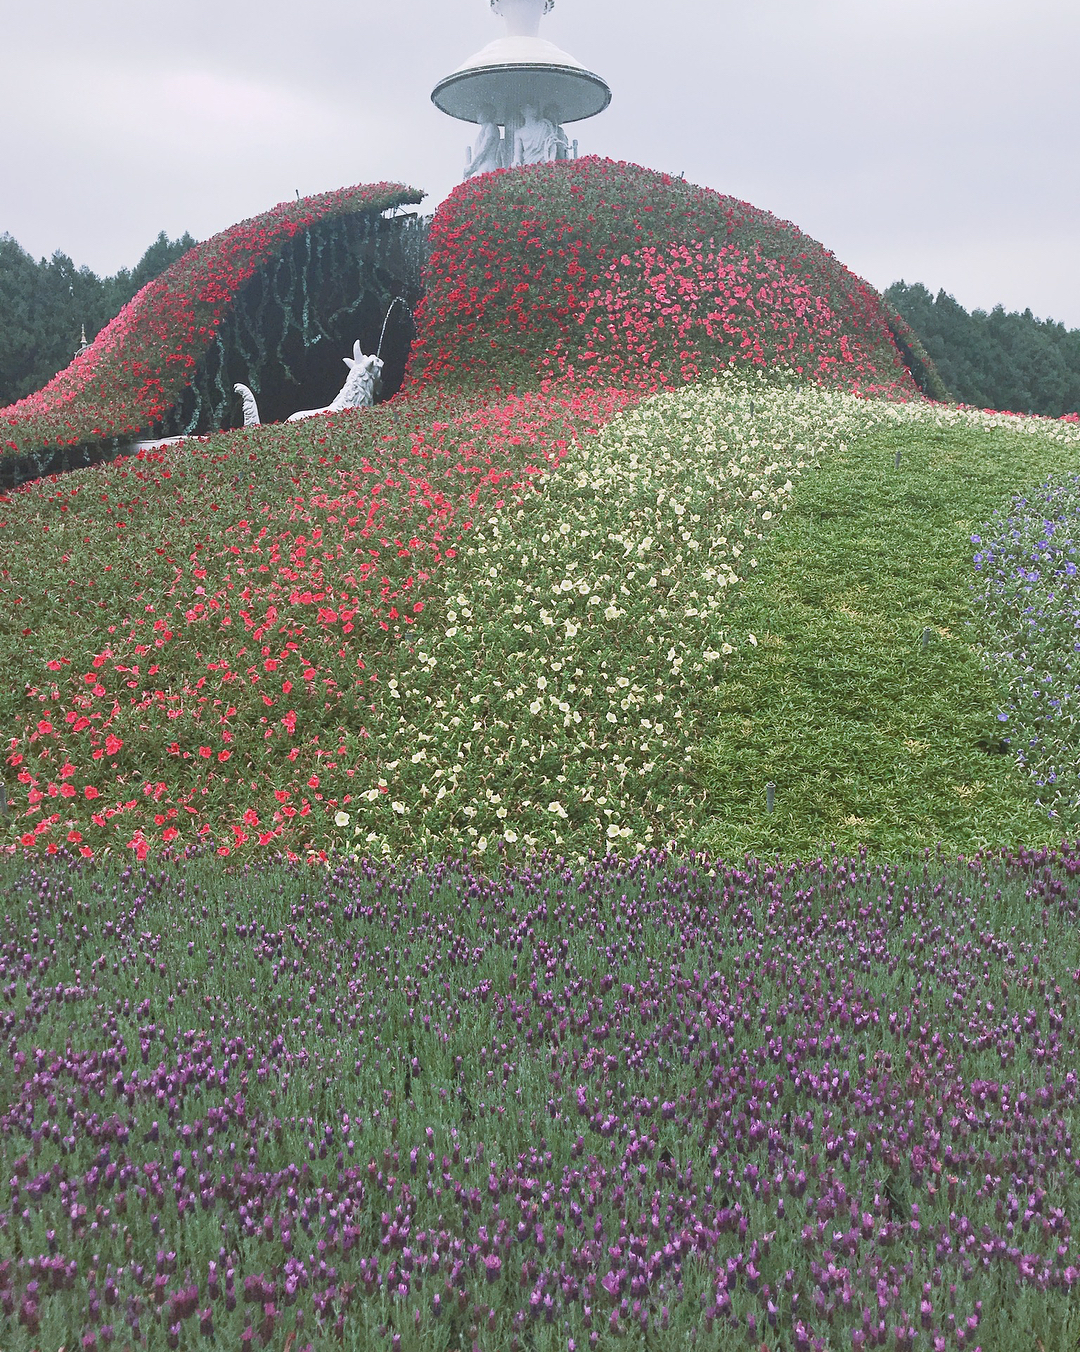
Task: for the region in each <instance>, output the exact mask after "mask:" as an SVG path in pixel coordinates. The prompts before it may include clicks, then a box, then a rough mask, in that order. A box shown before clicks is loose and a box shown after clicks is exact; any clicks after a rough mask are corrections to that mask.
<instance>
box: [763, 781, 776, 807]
mask: <svg viewBox="0 0 1080 1352" xmlns="http://www.w3.org/2000/svg"><path fill="white" fill-rule="evenodd" d="M775 793H776V785H775V784H774V783H773V782H772V780H771V779H770V780H769V782H768V784H766V785H765V811H766V812H771V811H772V810H773V796H774V795H775Z"/></svg>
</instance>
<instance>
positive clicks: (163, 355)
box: [0, 183, 423, 456]
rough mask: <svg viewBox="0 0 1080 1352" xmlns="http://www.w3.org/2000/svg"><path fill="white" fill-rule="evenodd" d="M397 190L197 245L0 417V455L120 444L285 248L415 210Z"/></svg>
mask: <svg viewBox="0 0 1080 1352" xmlns="http://www.w3.org/2000/svg"><path fill="white" fill-rule="evenodd" d="M422 197H423V194H422V193H421V192H418V191H417V190H416V189H414V188H408V187H405V186H404V185H402V184H400V183H375V184H360V185H358V186H356V187H353V188H341V189H338V190H337V191H336V192H327V193H319V194H318V195H316V196H314V197H304V198H300V199H299V200H297V201H295V202H282V203H281V204H280V205H279V206H276V207H274V208H273V209H272V210H271V211H267V212H264V213H263V214H262V215H261V216H255V217H253V218H252V219H251V220H247V221H241V222H240V223H239V225H234V226H233V227H232V228H231V229H229V230H224V231H222V232H221V233H220V234H217V235H214V236H212V237H211V238H210V239H208V240H206V241H205V242H204V243H202V244H197V245H196V246H195V248H193V249H190V250H189V251H188V252H187V253H186V254H184V256H183V257H182V258H180V259H178V260H177V261H176V262H175V263H174V264H173V265H172V267H170V268H168V269H166V271H165V272H163V273H162V274H161V276H160V277H157V278H155V279H154V281H152V282H149V283H148V284H147V285H146V286H144V287H143V289H142V290H141V291H140V292H139V293H138V295H136V296H135V297H134V299H133V300H131V301H130V302H129V303H128V304H127V305H125V306H124V308H123V309H122V310H121V311H120V313H119V314H118V315H117V316H116V318H115V319H114V320H113V321H112V322H111V323H110V324H108V325H107V326H106V327H105V328H104V329H102V331H101V333H99V334H98V336H97V338H96V340H95V341H94V342H93V343H92V344H91V345H90V347H89V348H88V349H87V351H86V352H84V353H83V354H82V355H81V356H78V357H76V358H75V360H74V361H73V362H72V363H71V365H70V366H68V367H66V368H65V369H64V370H63V371H61V372H60V373H59V374H58V375H57V376H55V377H54V378H53V379H52V380H51V381H50V382H49V383H48V385H46V386H45V388H44V389H42V390H39V391H38V392H37V394H32V395H30V396H28V397H27V398H26V399H21V400H20V401H19V402H18V403H17V404H12V405H10V406H9V407H8V408H7V409H4V410H2V411H0V454H2V455H3V456H11V455H13V454H14V455H20V454H27V453H33V452H37V451H40V450H43V449H47V448H53V447H60V446H77V445H80V444H85V443H92V442H101V441H106V440H108V439H110V438H114V437H126V436H132V435H134V434H137V433H139V432H141V431H143V430H144V429H148V428H150V427H152V426H153V425H154V424H155V423H156V422H158V421H159V420H160V419H161V418H162V417H163V416H164V415H165V414H166V413H167V412H168V410H169V409H170V408H171V407H172V406H173V405H174V404H175V403H176V401H177V400H178V398H179V397H180V396H181V394H182V393H183V391H184V389H185V387H186V386H187V385H188V384H189V383H190V382H191V380H192V377H193V375H194V373H195V370H196V368H197V366H198V363H199V360H200V358H201V357H202V355H203V354H204V353H205V352H206V350H207V348H208V347H209V345H210V343H211V342H212V341H213V338H214V334H215V333H216V331H217V329H218V327H219V325H220V324H221V322H222V320H223V318H224V317H225V315H226V314H227V313H228V312H229V309H230V306H231V305H232V304H233V302H234V300H235V299H236V296H237V294H238V292H239V291H240V288H241V287H242V286H243V285H244V283H245V282H247V281H249V280H250V279H251V278H252V277H253V276H254V275H255V273H256V272H257V271H258V270H259V269H260V268H263V267H265V266H266V265H267V264H268V263H271V262H272V261H273V260H274V259H276V258H277V257H278V256H279V254H280V253H281V251H282V250H283V249H284V247H285V246H286V244H287V243H288V241H289V240H291V239H293V238H294V237H295V236H297V235H299V234H300V233H301V231H304V230H307V229H308V228H310V227H311V226H313V225H315V224H317V223H319V222H323V221H327V220H330V219H332V218H334V217H341V216H349V215H354V214H366V215H378V214H379V213H381V212H383V211H385V210H387V209H388V208H390V207H394V206H398V205H403V204H405V203H414V202H419V201H420V200H421V198H422Z"/></svg>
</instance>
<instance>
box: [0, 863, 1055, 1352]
mask: <svg viewBox="0 0 1080 1352" xmlns="http://www.w3.org/2000/svg"><path fill="white" fill-rule="evenodd" d="M218 865H219V861H218V860H217V859H216V858H214V857H213V856H212V855H211V856H210V857H209V858H207V857H200V855H199V853H198V852H195V853H189V854H188V855H186V856H185V857H183V858H182V859H180V860H177V861H174V862H173V863H171V864H168V863H167V864H165V865H163V866H159V867H158V868H155V869H154V870H152V871H151V870H147V869H146V868H143V867H139V866H137V865H136V866H135V867H132V868H126V869H125V870H124V871H123V872H122V873H121V872H120V870H119V869H116V870H104V871H102V870H100V869H98V868H95V869H93V870H92V871H91V870H88V869H86V868H84V866H83V864H82V861H78V860H74V861H73V860H70V859H63V858H59V859H57V860H55V861H48V862H45V863H43V864H39V865H38V866H37V867H35V868H34V869H32V870H31V869H28V868H27V866H26V865H25V864H24V863H22V862H21V861H5V862H4V864H3V865H2V866H0V868H2V871H0V886H2V890H3V892H4V895H5V897H6V898H7V901H6V903H5V909H6V911H7V914H8V920H7V930H6V935H5V945H4V951H3V956H2V959H0V963H2V966H0V981H2V982H3V995H4V1003H3V1005H2V1006H0V1020H2V1027H3V1030H4V1034H5V1056H6V1064H5V1071H4V1084H5V1092H4V1096H3V1103H2V1105H0V1132H2V1136H0V1149H2V1150H3V1161H4V1169H3V1173H2V1175H0V1234H2V1235H3V1237H4V1243H3V1246H2V1252H3V1258H2V1259H0V1344H2V1345H3V1347H4V1349H5V1352H33V1350H34V1349H42V1348H50V1349H56V1348H60V1347H72V1348H74V1347H78V1348H82V1349H86V1352H90V1350H91V1349H96V1350H97V1352H104V1349H106V1348H108V1347H116V1348H120V1349H123V1348H135V1347H137V1348H145V1349H147V1352H156V1350H157V1349H163V1348H177V1347H184V1348H201V1347H207V1348H210V1347H220V1348H229V1349H233V1348H241V1349H251V1348H258V1347H269V1348H274V1349H290V1348H292V1349H295V1352H324V1350H325V1352H329V1349H332V1348H337V1347H340V1346H342V1345H344V1346H346V1347H350V1346H352V1347H362V1348H363V1349H365V1352H410V1349H412V1350H413V1352H420V1350H421V1349H424V1348H429V1347H446V1348H459V1347H469V1348H474V1349H478V1350H479V1352H526V1350H527V1349H531V1348H543V1347H551V1348H564V1349H570V1352H574V1350H575V1349H580V1352H586V1349H603V1348H607V1347H611V1346H628V1347H633V1346H638V1347H640V1346H642V1345H643V1341H642V1340H643V1339H644V1340H645V1343H644V1345H647V1346H648V1347H649V1348H654V1349H656V1352H676V1349H686V1348H695V1349H700V1352H705V1349H710V1350H711V1349H714V1348H718V1347H723V1348H728V1347H732V1348H734V1347H746V1348H749V1349H753V1350H754V1352H757V1349H759V1348H768V1349H773V1350H774V1352H775V1349H778V1348H785V1349H791V1350H792V1352H795V1349H800V1350H801V1352H825V1350H826V1349H844V1350H845V1352H847V1350H848V1349H850V1352H869V1349H872V1348H887V1349H897V1350H898V1352H899V1349H906V1352H938V1350H939V1349H940V1350H942V1352H946V1350H947V1352H952V1350H953V1349H966V1350H969V1352H977V1349H980V1348H981V1349H984V1352H991V1350H992V1352H1029V1349H1038V1348H1039V1347H1045V1348H1046V1349H1047V1352H1049V1350H1050V1349H1051V1348H1053V1349H1055V1352H1056V1349H1063V1348H1066V1347H1073V1346H1075V1344H1076V1338H1077V1335H1078V1333H1080V1327H1078V1323H1080V1319H1078V1309H1077V1300H1076V1296H1077V1290H1078V1282H1080V1270H1078V1269H1080V1249H1078V1244H1077V1237H1076V1236H1075V1235H1073V1234H1072V1232H1071V1230H1072V1222H1073V1220H1074V1219H1075V1217H1076V1214H1077V1210H1076V1208H1077V1204H1078V1203H1080V1196H1078V1191H1080V1185H1078V1181H1077V1180H1078V1176H1080V1146H1078V1143H1077V1141H1076V1130H1075V1126H1076V1114H1077V1093H1078V1080H1077V1073H1076V1061H1077V1056H1076V1027H1077V1022H1078V1018H1080V1008H1078V998H1077V980H1076V973H1077V969H1078V968H1080V941H1078V930H1077V919H1078V912H1077V901H1076V892H1075V886H1074V884H1073V882H1072V881H1071V880H1073V879H1075V876H1076V874H1077V872H1078V870H1080V859H1078V858H1077V854H1076V851H1075V850H1074V849H1069V848H1066V847H1062V849H1061V851H1060V852H1058V851H1054V852H1048V853H1043V854H1040V855H1034V854H1030V853H1028V852H1026V851H1020V852H1019V853H1017V854H1010V855H1009V856H1008V857H1006V858H1001V857H999V856H998V855H997V853H996V852H995V853H994V854H988V855H987V856H985V857H980V858H976V859H974V860H971V861H970V862H969V863H967V864H964V863H959V864H953V865H952V866H951V868H948V869H946V868H943V867H942V862H941V860H940V858H938V859H934V860H933V861H925V858H924V859H923V860H921V861H920V862H913V861H910V862H909V863H908V865H907V866H906V867H901V868H897V869H895V870H877V869H873V870H872V869H871V868H870V867H869V866H867V864H866V863H865V861H864V860H862V859H852V858H841V857H837V856H836V855H832V856H831V857H829V856H826V857H825V858H819V859H817V860H816V861H814V862H812V863H809V864H805V865H801V866H798V867H795V866H793V867H791V868H788V869H776V868H773V867H771V866H769V865H767V864H764V863H756V862H755V863H753V864H748V865H745V866H739V867H724V866H723V865H721V864H716V865H715V866H714V865H713V864H712V863H710V860H709V859H708V858H704V857H702V856H700V855H698V856H696V857H695V856H690V857H689V858H686V857H684V858H682V859H678V858H670V857H666V856H664V855H662V854H659V853H657V852H655V851H654V852H650V853H649V854H646V855H644V856H642V857H640V858H638V859H635V860H631V861H629V862H625V861H624V862H620V861H618V860H616V859H615V858H614V857H606V858H604V859H598V860H595V861H593V862H592V863H591V864H589V865H588V866H587V867H586V868H584V869H575V868H569V867H566V866H565V865H564V864H561V863H556V862H555V861H554V860H550V859H549V860H539V861H536V862H534V863H533V864H532V865H531V866H530V867H529V868H528V869H526V870H524V871H522V872H509V871H508V872H507V873H505V874H502V875H496V876H495V877H494V878H492V877H491V876H483V875H481V874H478V873H477V872H476V870H475V868H474V865H473V864H472V863H471V862H470V861H468V860H467V859H462V858H461V857H459V858H458V859H457V860H454V861H452V862H450V863H448V864H435V863H432V864H431V865H429V866H427V867H417V866H416V865H414V864H407V865H403V866H401V867H398V868H393V869H391V868H385V867H382V868H380V867H374V866H371V865H363V866H361V867H358V868H355V869H349V868H342V869H340V870H338V871H337V872H335V873H334V874H333V875H332V876H331V875H321V876H316V877H312V876H311V875H310V873H309V871H308V870H300V869H291V870H287V869H282V868H262V867H260V868H256V869H254V870H252V871H251V872H246V871H241V872H239V873H236V874H234V876H232V877H223V876H222V875H221V872H220V869H219V867H218Z"/></svg>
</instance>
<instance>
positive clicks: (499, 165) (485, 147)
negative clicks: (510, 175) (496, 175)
mask: <svg viewBox="0 0 1080 1352" xmlns="http://www.w3.org/2000/svg"><path fill="white" fill-rule="evenodd" d="M505 167H506V162H505V158H504V154H503V139H502V136H501V135H500V133H499V124H498V123H497V122H496V121H495V105H494V104H493V103H485V104H484V106H483V108H481V110H480V134H479V136H477V138H476V144H475V145H474V146H473V152H472V159H471V160H470V161H469V164H468V166H467V167H466V169H465V177H466V178H472V177H473V176H474V175H475V174H486V173H490V171H491V170H492V169H503V168H505Z"/></svg>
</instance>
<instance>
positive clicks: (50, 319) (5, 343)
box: [0, 231, 195, 408]
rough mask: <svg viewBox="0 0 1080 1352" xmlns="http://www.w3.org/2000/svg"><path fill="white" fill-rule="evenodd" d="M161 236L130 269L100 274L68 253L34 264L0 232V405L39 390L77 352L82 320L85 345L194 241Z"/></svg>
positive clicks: (27, 255)
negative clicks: (79, 266) (84, 327)
mask: <svg viewBox="0 0 1080 1352" xmlns="http://www.w3.org/2000/svg"><path fill="white" fill-rule="evenodd" d="M194 243H195V241H194V240H193V239H192V237H191V236H190V235H189V234H187V233H186V232H185V233H184V234H183V235H182V236H181V237H180V238H179V239H169V237H168V236H167V235H166V234H165V232H164V231H162V232H161V234H159V235H158V237H157V239H156V240H155V241H154V243H153V244H151V245H150V247H149V248H148V249H147V250H146V252H145V253H144V254H143V256H142V258H141V259H140V260H139V262H138V263H137V264H136V265H135V267H134V268H133V269H132V270H131V271H129V270H128V269H127V268H121V270H120V271H119V272H118V273H116V275H115V276H112V277H98V276H97V275H96V274H95V273H93V272H91V270H90V269H89V268H87V267H82V268H76V266H75V264H74V263H73V262H72V261H71V259H70V258H68V256H67V255H66V254H63V253H59V252H57V253H54V254H53V256H52V258H50V259H45V258H43V259H41V261H40V262H38V263H35V262H34V260H33V259H32V258H31V256H30V255H29V254H28V253H27V252H26V250H25V249H23V248H21V247H20V246H19V244H17V243H16V241H15V240H14V239H12V238H11V236H10V235H3V236H0V408H2V407H4V406H5V405H7V404H13V403H15V401H16V400H17V399H22V398H24V397H25V396H26V395H28V394H32V393H33V392H34V391H35V390H38V389H40V388H41V387H42V386H43V385H44V384H46V383H47V382H48V381H49V380H51V379H52V377H53V376H54V375H55V374H56V373H57V371H60V370H62V369H63V367H65V366H66V365H67V364H68V362H69V361H70V360H71V358H72V357H73V356H74V354H75V352H76V351H77V350H78V347H79V342H80V338H81V334H82V328H83V325H85V326H86V339H87V342H93V340H94V338H96V337H97V335H98V333H99V332H100V331H101V330H102V329H103V328H104V327H105V325H106V324H107V323H108V322H109V320H110V319H112V318H113V317H114V315H116V314H118V313H119V311H120V310H121V309H122V307H123V306H125V305H126V304H127V302H128V301H129V300H131V298H132V296H134V295H135V293H136V292H137V291H139V290H141V288H142V287H144V286H145V285H146V283H147V282H149V281H152V280H153V279H154V278H155V277H156V276H158V274H159V273H162V272H164V271H165V269H166V268H167V267H168V266H169V265H170V264H171V263H174V262H175V261H176V260H177V259H178V258H180V257H181V256H182V255H183V254H185V253H186V252H187V251H188V249H190V248H191V247H192V246H193V245H194Z"/></svg>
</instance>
